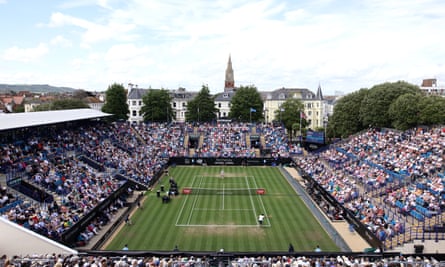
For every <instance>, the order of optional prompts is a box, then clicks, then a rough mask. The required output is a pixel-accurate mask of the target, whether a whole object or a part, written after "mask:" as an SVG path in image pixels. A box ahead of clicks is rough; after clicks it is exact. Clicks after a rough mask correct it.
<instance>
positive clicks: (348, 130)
mask: <svg viewBox="0 0 445 267" xmlns="http://www.w3.org/2000/svg"><path fill="white" fill-rule="evenodd" d="M368 92H369V90H368V89H365V88H362V89H360V90H359V91H356V92H352V93H350V94H348V95H346V96H344V97H342V98H340V99H339V100H338V102H337V103H336V104H335V106H334V113H333V114H332V115H331V116H330V117H329V122H328V126H327V129H326V135H327V136H328V137H347V136H349V135H351V134H353V133H356V132H358V131H360V130H362V129H364V128H365V127H364V125H363V123H362V121H361V120H360V116H358V114H359V113H360V107H361V104H362V101H363V99H365V98H366V96H367V94H368Z"/></svg>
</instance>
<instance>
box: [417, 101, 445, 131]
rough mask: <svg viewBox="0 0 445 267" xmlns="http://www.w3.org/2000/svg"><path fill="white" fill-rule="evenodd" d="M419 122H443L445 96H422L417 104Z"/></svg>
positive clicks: (425, 123)
mask: <svg viewBox="0 0 445 267" xmlns="http://www.w3.org/2000/svg"><path fill="white" fill-rule="evenodd" d="M419 124H423V125H438V124H442V125H443V124H445V98H443V97H440V96H426V97H423V98H422V99H421V101H420V104H419Z"/></svg>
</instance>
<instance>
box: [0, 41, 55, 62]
mask: <svg viewBox="0 0 445 267" xmlns="http://www.w3.org/2000/svg"><path fill="white" fill-rule="evenodd" d="M47 53H48V47H47V45H46V44H43V43H40V44H39V45H38V46H37V47H33V48H20V47H17V46H13V47H10V48H8V49H6V50H5V51H4V52H3V56H2V58H3V59H4V60H8V61H21V62H30V61H35V60H37V59H40V58H42V57H43V56H44V55H46V54H47Z"/></svg>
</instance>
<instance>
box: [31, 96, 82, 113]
mask: <svg viewBox="0 0 445 267" xmlns="http://www.w3.org/2000/svg"><path fill="white" fill-rule="evenodd" d="M79 108H89V106H88V105H87V104H86V103H85V102H83V101H82V100H80V99H73V98H67V99H59V100H55V101H53V102H52V103H48V104H42V105H40V106H37V107H35V108H34V110H33V111H47V110H64V109H79Z"/></svg>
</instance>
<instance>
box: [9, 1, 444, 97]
mask: <svg viewBox="0 0 445 267" xmlns="http://www.w3.org/2000/svg"><path fill="white" fill-rule="evenodd" d="M0 33H1V41H0V83H7V84H50V85H53V86H67V87H73V88H76V89H83V90H87V91H105V90H106V89H107V87H108V86H109V85H111V84H113V83H119V84H123V85H124V86H125V87H126V86H127V85H128V84H129V83H132V84H135V85H137V86H138V87H140V88H164V89H178V88H179V87H183V88H186V90H188V91H199V90H200V89H201V88H202V86H203V85H207V86H208V88H209V89H210V92H211V93H219V92H222V91H223V90H224V79H225V70H226V67H227V61H228V58H229V55H230V56H231V59H232V65H233V70H234V77H235V85H236V86H250V85H253V86H256V87H257V88H258V90H260V91H272V90H275V89H278V88H282V87H286V88H308V89H309V90H312V91H314V92H316V90H317V88H318V86H319V85H320V86H321V88H322V90H323V94H324V95H334V94H347V93H350V92H353V91H356V90H359V89H361V88H371V87H372V86H374V85H377V84H381V83H384V82H396V81H399V80H403V81H407V82H410V83H412V84H416V85H420V84H421V82H422V80H423V79H426V78H436V79H437V80H438V84H439V85H443V84H445V45H444V44H445V2H444V1H443V0H422V1H420V0H419V1H415V0H397V1H396V0H360V1H356V0H188V1H184V0H122V1H117V0H60V1H56V0H39V1H34V0H0Z"/></svg>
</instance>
